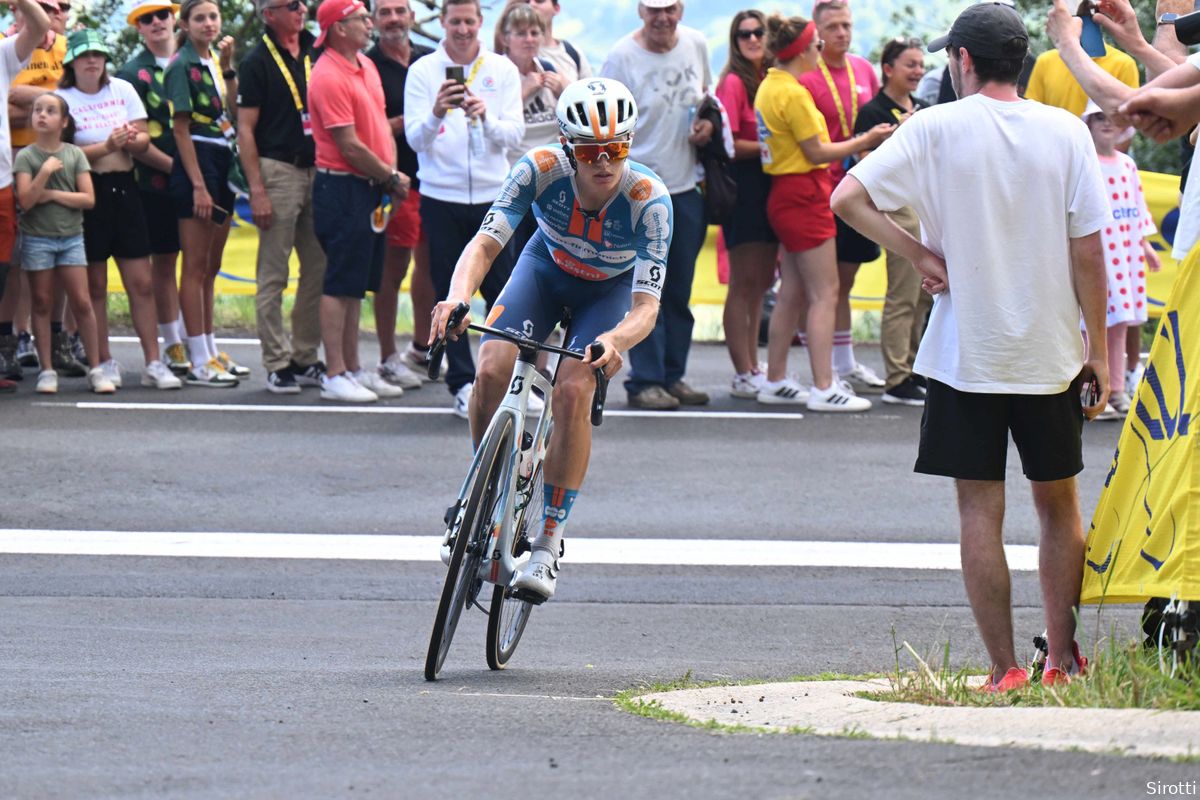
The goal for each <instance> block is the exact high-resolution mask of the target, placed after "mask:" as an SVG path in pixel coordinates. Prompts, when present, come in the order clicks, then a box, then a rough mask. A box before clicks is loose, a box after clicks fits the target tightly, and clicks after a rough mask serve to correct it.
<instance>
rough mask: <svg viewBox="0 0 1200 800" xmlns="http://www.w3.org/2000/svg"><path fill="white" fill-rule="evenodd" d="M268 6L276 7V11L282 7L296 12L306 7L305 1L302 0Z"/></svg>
mask: <svg viewBox="0 0 1200 800" xmlns="http://www.w3.org/2000/svg"><path fill="white" fill-rule="evenodd" d="M267 8H272V9H275V10H276V11H278V10H279V9H281V8H286V9H287V10H288V11H291V12H292V13H293V14H294V13H296V12H297V11H299V10H300V9H302V8H304V3H303V2H301V0H292V1H291V2H290V3H280V4H278V5H274V6H267Z"/></svg>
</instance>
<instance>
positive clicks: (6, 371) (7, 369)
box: [0, 333, 22, 381]
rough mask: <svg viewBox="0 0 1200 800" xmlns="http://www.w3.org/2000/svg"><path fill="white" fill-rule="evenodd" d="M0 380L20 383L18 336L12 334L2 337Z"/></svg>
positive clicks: (0, 339) (0, 338) (0, 346)
mask: <svg viewBox="0 0 1200 800" xmlns="http://www.w3.org/2000/svg"><path fill="white" fill-rule="evenodd" d="M0 378H8V379H10V380H14V381H19V380H21V378H22V375H21V362H20V361H18V360H17V335H16V334H15V333H10V334H8V335H6V336H0Z"/></svg>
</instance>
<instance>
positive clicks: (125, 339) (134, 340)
mask: <svg viewBox="0 0 1200 800" xmlns="http://www.w3.org/2000/svg"><path fill="white" fill-rule="evenodd" d="M108 341H110V342H119V343H121V344H140V343H141V341H142V340H141V339H139V338H138V337H136V336H110V337H108ZM158 341H159V343H160V344H163V343H164V342H163V340H162V339H161V338H160V339H159V340H158ZM213 341H215V342H216V343H217V344H244V345H253V346H254V347H258V346H260V345H261V344H262V341H260V340H259V339H224V338H222V337H219V336H218V337H217V338H216V339H214V340H213Z"/></svg>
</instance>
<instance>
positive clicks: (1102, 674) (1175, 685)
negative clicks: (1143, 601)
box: [858, 637, 1200, 711]
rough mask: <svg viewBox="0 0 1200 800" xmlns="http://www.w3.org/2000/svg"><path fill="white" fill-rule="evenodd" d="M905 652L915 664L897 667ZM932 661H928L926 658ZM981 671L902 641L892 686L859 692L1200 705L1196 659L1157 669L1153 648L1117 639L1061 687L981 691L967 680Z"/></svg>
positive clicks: (898, 697)
mask: <svg viewBox="0 0 1200 800" xmlns="http://www.w3.org/2000/svg"><path fill="white" fill-rule="evenodd" d="M902 652H907V654H908V657H909V658H911V659H912V660H913V662H914V663H915V667H916V668H915V669H914V670H909V669H903V668H902V667H901V653H902ZM931 661H932V662H934V663H935V666H931V665H930V662H931ZM981 674H983V672H982V671H981V670H978V669H971V668H960V669H954V668H952V667H951V666H950V646H949V644H948V643H947V644H946V645H945V646H944V647H943V649H942V652H941V658H940V663H937V662H936V661H935V659H932V658H922V657H921V656H919V655H918V654H917V653H916V651H915V650H913V649H912V647H911V646H909V644H908V643H907V642H904V643H902V644H901V645H900V646H898V647H897V648H896V671H895V672H894V673H892V674H890V675H888V679H889V681H890V682H891V689H890V690H888V691H884V692H861V693H859V695H858V696H859V697H863V698H865V699H869V700H878V701H883V702H896V703H919V704H921V705H934V706H980V707H987V706H1027V707H1061V708H1141V709H1151V710H1157V711H1197V710H1200V660H1198V659H1196V658H1191V659H1188V660H1184V661H1181V662H1180V664H1179V668H1178V669H1177V670H1176V671H1175V674H1174V675H1168V674H1164V672H1163V671H1162V670H1161V669H1160V665H1159V659H1158V653H1157V652H1156V651H1155V650H1149V649H1146V648H1144V647H1142V645H1141V644H1140V643H1131V644H1119V643H1118V642H1117V641H1116V639H1115V638H1112V637H1109V638H1106V639H1105V640H1102V641H1101V642H1099V643H1097V645H1096V647H1095V648H1094V649H1093V651H1092V653H1091V654H1090V663H1089V665H1088V673H1087V675H1086V676H1084V677H1083V678H1078V679H1076V680H1073V681H1071V683H1070V684H1068V685H1066V686H1056V687H1052V688H1043V687H1042V686H1040V685H1037V684H1032V685H1030V686H1029V687H1027V688H1025V689H1022V690H1019V691H1014V692H1008V693H1006V694H1002V695H992V694H984V693H982V692H980V691H978V690H977V689H976V688H975V686H974V685H972V684H971V683H970V682H969V681H970V680H971V679H972V678H977V677H978V676H979V675H981Z"/></svg>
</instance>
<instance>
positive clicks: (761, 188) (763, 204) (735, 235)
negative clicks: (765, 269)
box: [721, 158, 779, 250]
mask: <svg viewBox="0 0 1200 800" xmlns="http://www.w3.org/2000/svg"><path fill="white" fill-rule="evenodd" d="M733 178H734V180H735V181H736V182H737V203H736V204H735V205H734V208H733V211H732V212H730V215H729V220H728V221H727V222H725V224H723V225H722V226H721V232H722V233H723V234H724V235H725V248H726V249H727V250H732V249H733V248H735V247H737V246H738V245H740V244H750V243H752V242H766V243H768V244H775V243H776V242H778V241H779V238H778V237H777V236H775V231H773V230H771V224H770V223H769V222H767V197H768V196H769V195H770V193H771V176H770V175H768V174H766V173H765V172H763V170H762V163H761V162H760V161H759V160H758V159H757V158H756V159H753V160H748V161H735V162H733Z"/></svg>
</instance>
